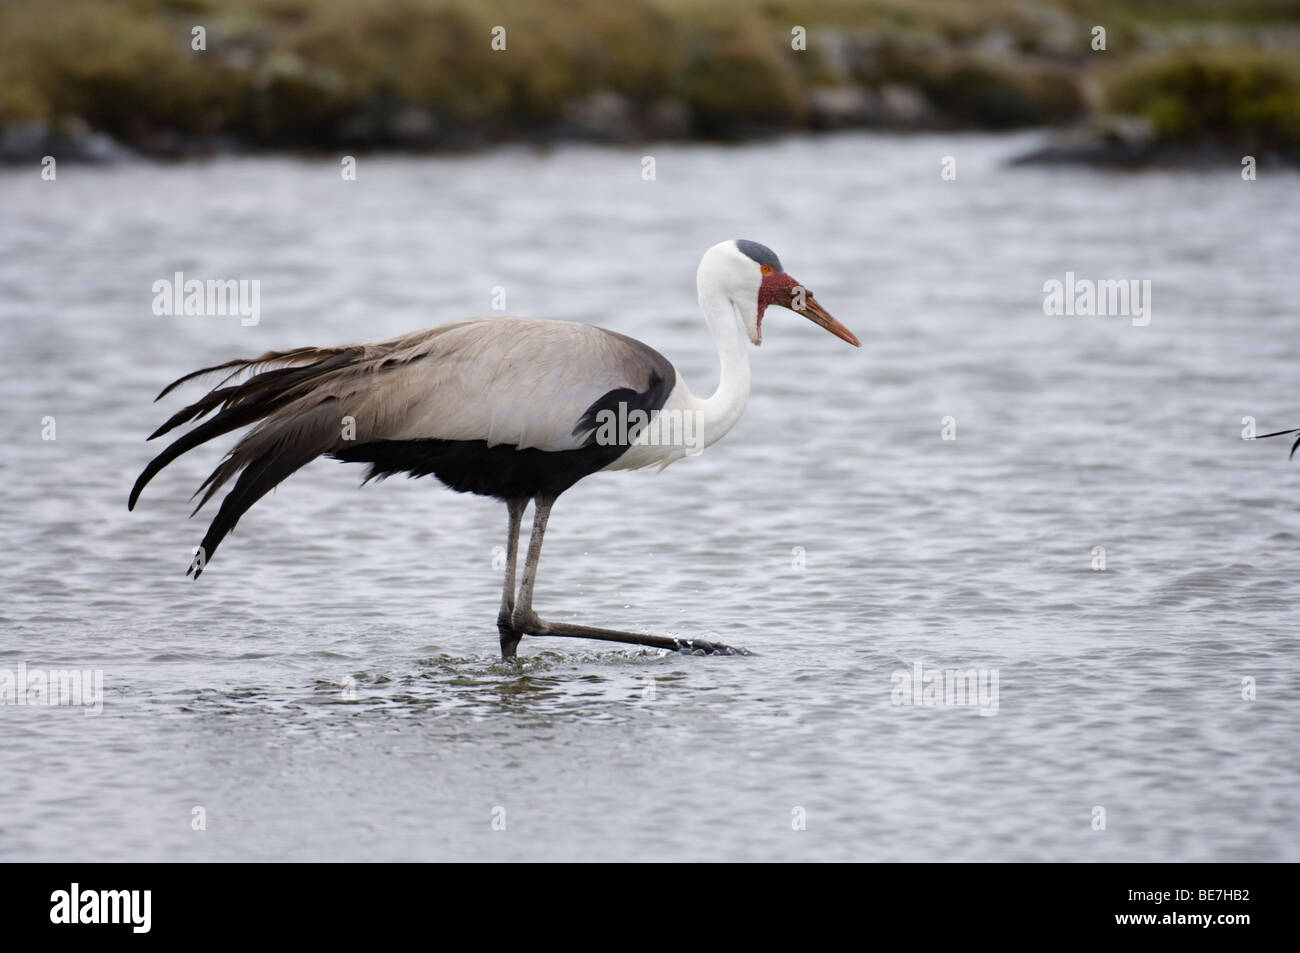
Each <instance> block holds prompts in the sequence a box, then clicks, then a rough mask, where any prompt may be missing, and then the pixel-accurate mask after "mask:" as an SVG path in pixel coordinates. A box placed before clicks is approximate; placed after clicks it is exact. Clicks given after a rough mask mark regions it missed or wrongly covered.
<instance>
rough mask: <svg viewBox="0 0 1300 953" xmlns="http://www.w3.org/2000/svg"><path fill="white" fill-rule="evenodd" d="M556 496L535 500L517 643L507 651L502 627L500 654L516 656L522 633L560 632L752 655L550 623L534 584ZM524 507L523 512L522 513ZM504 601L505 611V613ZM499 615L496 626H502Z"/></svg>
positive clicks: (515, 620) (513, 622) (695, 642)
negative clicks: (537, 605)
mask: <svg viewBox="0 0 1300 953" xmlns="http://www.w3.org/2000/svg"><path fill="white" fill-rule="evenodd" d="M554 504H555V499H554V498H553V497H552V498H549V499H548V498H545V497H540V496H539V497H538V498H537V499H536V500H534V501H533V529H532V532H531V533H530V534H529V537H528V555H527V556H526V557H525V559H524V578H523V582H522V583H521V584H520V586H519V600H518V602H516V603H515V605H514V611H513V612H512V613H511V616H510V627H511V630H512V632H513V633H514V642H513V643H511V646H510V652H509V653H508V654H507V652H506V637H505V629H502V630H501V631H502V636H501V654H502V657H506V658H508V657H509V656H511V655H514V654H515V653H514V649H515V646H516V645H518V643H519V638H520V636H523V635H560V636H567V637H569V638H575V639H599V640H601V641H603V642H623V643H625V644H628V645H648V646H650V647H652V648H657V649H667V650H669V651H670V652H688V653H693V654H700V655H749V654H750V653H749V652H748V651H746V650H745V649H736V648H732V647H731V646H729V645H723V644H722V643H721V642H708V641H705V640H704V639H674V638H670V637H668V636H663V635H646V634H644V633H641V632H622V631H620V630H618V629H601V628H596V627H594V626H588V625H572V624H570V623H567V622H547V621H546V620H545V619H541V618H538V616H537V613H536V612H534V611H533V586H534V584H535V583H536V582H537V563H538V562H539V561H540V560H541V556H542V539H543V538H544V537H545V535H546V522H547V520H548V519H550V516H551V507H552V506H553V505H554ZM522 512H523V510H522V508H521V509H520V513H522ZM513 526H514V536H515V537H517V536H518V530H519V521H518V518H517V517H516V518H514V524H513ZM504 606H505V603H504V600H503V602H502V611H503V612H504ZM501 624H502V623H501V620H500V618H498V620H497V625H498V627H500V626H501Z"/></svg>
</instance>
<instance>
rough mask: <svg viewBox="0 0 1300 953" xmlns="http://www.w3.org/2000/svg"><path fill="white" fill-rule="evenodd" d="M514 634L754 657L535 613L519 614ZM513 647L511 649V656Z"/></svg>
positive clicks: (710, 644) (743, 651) (741, 651)
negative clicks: (548, 619)
mask: <svg viewBox="0 0 1300 953" xmlns="http://www.w3.org/2000/svg"><path fill="white" fill-rule="evenodd" d="M512 622H513V631H514V632H515V633H517V635H516V644H518V636H519V635H559V636H564V637H567V638H572V639H598V640H600V641H602V642H622V643H624V644H625V645H647V646H650V647H651V648H656V649H667V650H668V651H669V652H681V653H682V654H684V655H753V654H754V653H752V652H750V651H749V650H748V649H742V648H736V647H734V646H730V645H724V644H723V643H721V642H710V641H708V640H706V639H674V638H671V637H669V636H666V635H647V634H645V633H642V632H622V631H620V630H618V629H602V628H597V627H595V626H589V625H573V624H571V623H568V622H547V621H546V620H544V619H540V618H538V617H537V615H536V613H532V612H530V613H528V614H527V615H526V616H525V615H522V614H520V613H516V618H514V619H513V620H512ZM501 647H502V654H503V657H506V656H505V655H504V653H505V636H504V634H503V635H502V643H501ZM513 649H514V646H513V645H512V646H511V654H514V653H513Z"/></svg>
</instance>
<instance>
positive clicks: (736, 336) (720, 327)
mask: <svg viewBox="0 0 1300 953" xmlns="http://www.w3.org/2000/svg"><path fill="white" fill-rule="evenodd" d="M699 293H700V309H701V310H702V311H703V312H704V320H705V321H707V322H708V325H709V331H710V332H711V333H712V334H713V340H714V343H716V344H717V346H718V359H719V361H720V362H721V370H720V372H719V376H718V389H717V390H716V391H714V393H713V396H712V397H709V398H707V399H704V400H698V399H697V401H696V407H697V409H698V410H699V411H700V413H701V415H702V416H703V421H702V422H703V426H704V431H703V433H704V446H706V447H707V446H709V445H710V444H714V443H717V442H718V441H719V440H721V439H722V438H723V437H724V436H726V434H727V431H729V430H730V429H731V428H732V427H734V426H735V425H736V421H738V420H740V417H741V415H742V414H743V413H744V412H745V405H746V404H747V403H748V402H749V338H748V336H747V335H746V333H745V329H744V324H743V322H742V321H741V320H740V316H739V315H738V314H736V310H735V306H734V305H733V304H732V303H731V299H730V298H729V297H728V296H727V295H726V293H725V292H724V291H722V289H721V288H720V287H718V286H717V284H715V283H714V282H711V281H708V280H706V279H704V278H703V277H701V280H700V281H699Z"/></svg>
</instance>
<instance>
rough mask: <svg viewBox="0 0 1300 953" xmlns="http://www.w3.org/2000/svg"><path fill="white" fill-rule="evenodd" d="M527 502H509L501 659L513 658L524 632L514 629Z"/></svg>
mask: <svg viewBox="0 0 1300 953" xmlns="http://www.w3.org/2000/svg"><path fill="white" fill-rule="evenodd" d="M527 507H528V501H527V500H508V501H507V502H506V508H507V510H508V511H509V513H510V533H509V535H508V536H507V538H506V582H505V586H504V587H503V588H502V590H501V611H500V612H498V613H497V631H498V632H500V633H501V657H502V658H513V657H514V654H515V649H516V648H517V647H518V645H519V640H520V638H522V637H523V633H522V632H518V631H516V630H515V627H514V622H513V618H514V614H515V566H516V565H517V564H518V562H519V524H520V523H521V522H522V521H523V518H524V510H525V509H526V508H527Z"/></svg>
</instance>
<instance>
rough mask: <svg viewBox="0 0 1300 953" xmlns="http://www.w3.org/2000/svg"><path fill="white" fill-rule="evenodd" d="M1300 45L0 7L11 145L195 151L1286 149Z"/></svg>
mask: <svg viewBox="0 0 1300 953" xmlns="http://www.w3.org/2000/svg"><path fill="white" fill-rule="evenodd" d="M1095 23H1102V24H1104V25H1106V28H1107V34H1108V47H1109V48H1108V50H1107V51H1106V52H1094V51H1092V50H1091V48H1090V45H1089V44H1090V40H1091V35H1090V31H1091V29H1092V26H1093V25H1094V24H1095ZM196 25H201V26H203V27H204V28H205V29H206V31H207V35H206V42H207V49H206V51H204V52H196V51H193V50H192V49H191V47H190V38H191V37H190V31H191V29H192V28H193V27H194V26H196ZM497 25H503V26H505V27H506V31H507V49H506V51H505V52H498V51H496V50H493V49H492V48H491V45H490V40H491V30H492V29H493V27H494V26H497ZM795 25H799V26H803V27H806V28H807V34H808V35H807V50H806V51H795V50H792V49H791V29H792V27H793V26H795ZM1298 49H1300V3H1297V2H1292V0H1243V2H1240V3H1230V2H1227V0H1222V2H1219V0H1199V2H1198V0H1189V2H1186V3H1182V4H1171V3H1166V2H1160V0H1110V2H1107V0H1101V2H1100V3H1085V2H1083V0H1039V2H1038V3H1027V2H1024V0H986V2H980V3H973V2H964V0H802V2H794V0H790V2H787V0H709V2H701V0H617V2H611V0H565V2H563V3H561V2H559V0H372V2H362V0H231V2H217V0H41V2H35V3H17V4H14V3H4V4H0V134H2V133H3V131H4V130H5V129H6V128H15V127H19V126H27V127H28V128H30V127H31V126H32V124H38V125H39V126H41V127H43V128H49V129H51V130H54V131H58V130H59V129H61V128H65V127H68V128H71V127H75V126H77V125H79V124H85V125H88V126H89V127H90V128H91V129H93V130H96V131H102V132H105V133H107V134H109V135H110V136H112V137H113V138H115V139H117V140H120V141H121V142H124V143H126V144H128V145H130V146H133V147H134V148H137V149H140V150H142V151H145V152H148V153H153V154H186V153H188V152H193V151H203V150H205V149H210V148H219V147H224V146H236V147H248V148H285V147H289V148H322V149H324V148H335V147H339V146H348V147H353V148H366V147H391V146H397V147H406V148H430V147H438V146H450V147H457V146H467V145H469V146H472V145H478V144H481V143H486V142H492V141H497V140H501V139H509V138H519V137H525V138H548V137H553V136H564V135H581V136H589V137H592V138H602V139H629V138H638V137H644V136H660V135H675V136H691V137H706V138H718V137H733V136H743V135H753V134H762V133H765V132H775V131H782V130H788V129H799V128H808V127H827V126H846V125H848V126H854V125H856V126H879V127H905V128H983V129H1005V128H1013V127H1019V126H1034V125H1053V124H1064V123H1070V122H1073V121H1075V120H1077V119H1079V118H1080V117H1083V116H1085V115H1088V114H1100V113H1106V112H1119V113H1125V114H1132V115H1137V116H1141V117H1144V118H1145V119H1147V120H1149V122H1150V123H1151V124H1152V127H1153V128H1154V130H1155V134H1156V136H1157V137H1158V138H1159V139H1160V141H1162V142H1169V143H1194V142H1201V141H1204V140H1210V141H1214V142H1221V143H1232V144H1237V143H1240V142H1241V141H1242V140H1246V141H1248V142H1249V143H1251V144H1253V145H1258V146H1261V147H1271V148H1275V149H1277V150H1278V151H1281V152H1283V153H1289V154H1294V153H1295V152H1296V147H1297V144H1300V79H1298V72H1300V71H1298V70H1297V66H1296V63H1297V61H1300V56H1297V50H1298Z"/></svg>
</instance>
